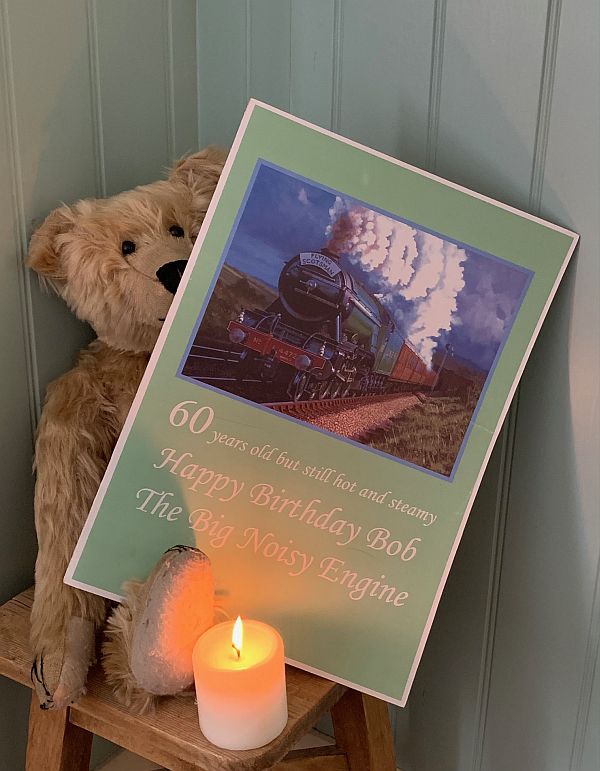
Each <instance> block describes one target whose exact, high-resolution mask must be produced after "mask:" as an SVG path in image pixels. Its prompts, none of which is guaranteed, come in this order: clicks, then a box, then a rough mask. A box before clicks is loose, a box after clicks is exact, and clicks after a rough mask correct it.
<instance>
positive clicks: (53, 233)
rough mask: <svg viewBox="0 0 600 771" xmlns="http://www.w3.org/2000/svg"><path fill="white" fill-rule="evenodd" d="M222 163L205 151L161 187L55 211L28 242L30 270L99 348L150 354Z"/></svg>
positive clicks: (181, 164)
mask: <svg viewBox="0 0 600 771" xmlns="http://www.w3.org/2000/svg"><path fill="white" fill-rule="evenodd" d="M224 160H225V153H224V151H222V150H219V149H217V148H208V149H206V150H203V151H201V152H199V153H196V154H195V155H191V156H189V157H188V158H184V159H183V160H181V161H180V162H179V163H178V164H176V166H175V167H174V168H173V170H172V171H171V174H170V176H169V178H168V179H167V180H166V181H161V182H154V183H152V184H149V185H144V186H142V187H137V188H135V189H134V190H129V191H127V192H124V193H120V194H118V195H115V196H113V197H112V198H107V199H97V200H95V199H88V200H83V201H79V202H78V203H76V204H74V205H72V206H61V207H60V208H58V209H55V210H54V211H53V212H51V213H50V214H49V215H48V217H47V218H46V220H45V221H44V223H43V224H42V225H41V226H40V227H39V228H38V229H37V230H36V231H35V233H34V234H33V236H32V238H31V243H30V247H29V256H28V265H29V266H30V267H31V268H33V269H34V270H35V271H36V272H37V273H39V274H40V276H42V278H44V279H45V280H46V281H47V282H49V283H50V285H51V286H52V287H53V288H54V289H55V290H56V291H57V293H58V294H59V295H61V297H63V298H64V300H65V301H66V302H67V304H68V305H69V306H70V307H71V309H72V310H73V311H74V312H75V313H76V314H77V316H78V317H79V318H80V319H82V320H84V321H87V322H88V323H89V324H91V326H92V327H93V328H94V330H95V332H96V334H97V335H98V337H99V338H100V339H101V340H103V341H104V342H105V343H107V344H108V345H110V346H112V347H113V348H117V349H119V350H125V351H134V352H142V351H150V350H152V348H153V346H154V344H155V342H156V339H157V337H158V333H159V332H160V328H161V326H162V323H163V321H164V319H165V316H166V314H167V311H168V309H169V306H170V305H171V301H172V299H173V296H174V294H175V291H176V289H177V286H178V285H179V280H180V278H181V275H182V273H183V269H184V268H185V263H186V261H187V259H188V258H189V256H190V253H191V250H192V246H193V244H194V241H195V239H196V236H197V235H198V232H199V230H200V225H201V224H202V220H203V219H204V215H205V214H206V209H207V207H208V204H209V201H210V199H211V196H212V194H213V192H214V189H215V186H216V184H217V181H218V179H219V175H220V173H221V171H222V168H223V163H224Z"/></svg>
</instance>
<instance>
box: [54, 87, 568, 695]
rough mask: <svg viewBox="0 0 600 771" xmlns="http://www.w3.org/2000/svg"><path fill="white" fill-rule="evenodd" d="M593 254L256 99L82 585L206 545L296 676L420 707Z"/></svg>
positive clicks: (94, 536)
mask: <svg viewBox="0 0 600 771" xmlns="http://www.w3.org/2000/svg"><path fill="white" fill-rule="evenodd" d="M576 242H577V236H576V235H575V234H574V233H571V232H570V231H568V230H565V229H564V228H561V227H558V226H556V225H552V224H550V223H548V222H544V221H542V220H540V219H538V218H536V217H533V216H531V215H529V214H526V213H524V212H520V211H517V210H516V209H513V208H511V207H509V206H506V205H504V204H501V203H498V202H496V201H493V200H491V199H489V198H486V197H484V196H482V195H479V194H477V193H474V192H472V191H470V190H467V189H465V188H462V187H460V186H458V185H455V184H453V183H450V182H448V181H445V180H443V179H440V178H438V177H435V176H434V175H432V174H429V173H426V172H423V171H420V170H419V169H416V168H413V167H411V166H408V165H406V164H404V163H401V162H400V161H397V160H395V159H393V158H390V157H387V156H384V155H382V154H380V153H377V152H375V151H373V150H370V149H368V148H366V147H363V146H360V145H357V144H356V143H353V142H350V141H349V140H346V139H344V138H342V137H339V136H336V135H334V134H332V133H330V132H328V131H325V130H323V129H321V128H318V127H316V126H312V125H310V124H308V123H306V122H304V121H301V120H299V119H297V118H294V117H293V116H291V115H287V114H285V113H282V112H281V111H279V110H276V109H274V108H272V107H269V106H267V105H264V104H260V103H258V102H255V101H253V102H251V103H250V104H249V106H248V109H247V110H246V113H245V115H244V118H243V120H242V124H241V126H240V129H239V131H238V134H237V137H236V139H235V143H234V146H233V148H232V151H231V153H230V155H229V158H228V161H227V164H226V167H225V170H224V172H223V175H222V178H221V180H220V183H219V186H218V188H217V191H216V193H215V196H214V198H213V201H212V203H211V206H210V209H209V211H208V213H207V216H206V219H205V221H204V224H203V226H202V230H201V232H200V235H199V237H198V240H197V242H196V244H195V247H194V250H193V252H192V256H191V258H190V260H189V263H188V267H187V269H186V272H185V274H184V277H183V279H182V283H181V286H180V289H179V291H178V293H177V296H176V297H175V300H174V302H173V305H172V307H171V310H170V312H169V315H168V317H167V319H166V321H165V325H164V328H163V330H162V333H161V336H160V338H159V341H158V344H157V346H156V348H155V350H154V352H153V354H152V357H151V360H150V364H149V366H148V369H147V371H146V374H145V376H144V379H143V381H142V384H141V386H140V390H139V391H138V394H137V396H136V398H135V401H134V404H133V407H132V409H131V412H130V414H129V416H128V418H127V421H126V424H125V428H124V430H123V433H122V435H121V437H120V439H119V441H118V444H117V448H116V450H115V452H114V454H113V457H112V459H111V461H110V464H109V467H108V470H107V472H106V475H105V477H104V479H103V481H102V484H101V487H100V490H99V492H98V495H97V497H96V500H95V501H94V505H93V508H92V510H91V512H90V515H89V518H88V521H87V523H86V525H85V528H84V531H83V533H82V536H81V538H80V541H79V543H78V545H77V549H76V551H75V554H74V556H73V559H72V561H71V564H70V566H69V569H68V572H67V575H66V577H65V580H66V581H67V583H69V584H71V585H73V586H76V587H79V588H83V589H86V590H88V591H91V592H95V593H98V594H101V595H104V596H106V597H109V598H113V599H119V598H120V597H121V592H122V585H123V582H124V581H127V580H129V579H132V578H138V579H143V578H145V577H146V576H147V575H148V573H149V572H150V570H151V569H152V567H153V565H154V563H155V562H156V560H157V559H158V557H159V556H160V555H161V553H162V552H163V551H165V550H166V549H168V548H169V547H171V546H173V545H174V544H178V543H184V544H190V545H195V546H197V547H198V548H200V549H202V550H203V551H204V552H206V554H207V555H208V556H209V557H210V559H211V562H212V564H213V570H214V575H215V581H216V586H217V590H218V593H219V602H220V604H221V605H223V607H224V608H225V610H226V611H227V612H229V613H230V614H231V615H232V616H236V615H237V614H238V613H240V614H242V615H245V616H247V617H253V618H257V619H261V620H264V621H266V622H268V623H270V624H273V625H274V626H276V627H277V628H278V629H279V631H280V632H281V634H282V636H283V638H284V641H285V648H286V655H287V660H288V661H289V662H290V663H293V664H295V665H297V666H299V667H301V668H303V669H307V670H309V671H311V672H315V673H317V674H323V675H325V676H327V677H329V678H331V679H333V680H337V681H339V682H341V683H345V684H349V685H352V686H353V687H355V688H357V689H358V690H362V691H364V692H367V693H372V694H374V695H377V696H379V697H381V698H383V699H386V700H387V701H390V702H392V703H395V704H399V705H401V706H402V705H404V704H405V703H406V699H407V697H408V693H409V690H410V686H411V683H412V680H413V678H414V675H415V671H416V667H417V665H418V662H419V659H420V657H421V654H422V651H423V647H424V645H425V641H426V638H427V634H428V632H429V629H430V626H431V623H432V621H433V617H434V614H435V610H436V608H437V605H438V602H439V599H440V596H441V592H442V590H443V587H444V583H445V581H446V577H447V575H448V571H449V570H450V566H451V563H452V560H453V558H454V555H455V552H456V549H457V547H458V543H459V541H460V537H461V535H462V532H463V529H464V526H465V524H466V520H467V517H468V515H469V511H470V509H471V506H472V503H473V500H474V497H475V494H476V492H477V489H478V486H479V484H480V481H481V477H482V475H483V472H484V469H485V466H486V463H487V461H488V458H489V456H490V453H491V451H492V448H493V445H494V442H495V440H496V437H497V436H498V433H499V431H500V428H501V425H502V421H503V418H504V416H505V415H506V412H507V410H508V407H509V404H510V400H511V397H512V395H513V393H514V390H515V388H516V386H517V383H518V380H519V378H520V376H521V373H522V371H523V368H524V366H525V363H526V361H527V358H528V356H529V353H530V351H531V348H532V346H533V343H534V341H535V338H536V336H537V334H538V332H539V329H540V326H541V324H542V321H543V319H544V316H545V315H546V312H547V310H548V307H549V304H550V302H551V300H552V297H553V296H554V293H555V291H556V289H557V286H558V283H559V281H560V279H561V277H562V274H563V272H564V270H565V268H566V266H567V263H568V260H569V258H570V256H571V254H572V252H573V250H574V248H575V245H576Z"/></svg>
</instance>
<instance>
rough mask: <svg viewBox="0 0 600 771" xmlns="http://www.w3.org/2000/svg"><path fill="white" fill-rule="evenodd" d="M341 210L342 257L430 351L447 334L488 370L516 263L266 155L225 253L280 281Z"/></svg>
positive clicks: (519, 289) (506, 322)
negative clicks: (268, 160) (377, 207)
mask: <svg viewBox="0 0 600 771" xmlns="http://www.w3.org/2000/svg"><path fill="white" fill-rule="evenodd" d="M342 214H343V215H345V219H346V221H341V222H340V224H339V229H338V233H337V243H336V244H335V245H336V246H337V249H338V251H341V252H342V254H341V257H342V264H343V265H344V267H346V268H348V269H349V270H350V271H351V272H352V273H353V274H354V276H355V278H356V279H358V280H359V281H360V282H361V283H362V284H363V285H364V286H365V288H367V289H368V290H369V291H371V292H372V293H373V294H377V296H378V297H380V299H381V300H382V302H384V304H385V305H386V307H387V308H388V309H389V310H390V312H391V313H392V315H393V316H394V318H395V320H396V322H397V323H398V325H399V327H400V329H401V330H402V332H403V334H404V335H405V336H406V337H408V338H409V339H411V341H412V342H413V344H415V345H416V346H417V348H418V349H419V350H420V352H421V353H422V355H423V356H424V358H429V357H431V356H432V355H433V354H435V352H436V350H441V349H443V347H444V346H445V345H446V344H448V343H449V344H451V345H452V346H453V348H454V351H455V353H456V354H457V355H458V356H460V357H462V358H464V359H467V360H469V361H471V362H473V363H474V364H475V365H476V366H478V367H480V368H481V369H484V370H488V369H489V368H490V367H491V365H492V363H493V360H494V358H495V356H496V354H497V352H498V349H499V347H500V345H501V344H502V342H503V341H504V339H505V338H506V335H507V334H508V331H509V330H510V327H511V325H512V322H513V319H514V315H515V313H516V311H517V309H518V306H519V303H520V299H521V297H522V296H523V293H524V290H525V288H526V286H527V284H528V281H529V277H530V274H529V273H528V271H525V270H523V269H522V268H520V267H518V266H515V265H512V264H510V263H508V262H505V261H503V260H499V259H496V258H493V257H491V256H488V255H485V254H481V253H480V252H477V251H476V250H474V249H471V248H469V247H468V246H464V245H462V244H456V243H454V242H452V241H451V240H450V239H448V238H446V237H444V236H440V235H436V234H432V233H428V232H427V231H424V230H422V229H421V228H419V227H418V226H417V225H413V224H411V223H405V222H402V221H400V220H398V219H396V218H394V217H392V216H389V215H385V214H382V213H379V212H375V211H373V210H371V209H370V208H368V207H367V206H365V205H364V204H361V203H360V202H357V201H355V200H353V199H351V198H347V197H345V196H343V195H342V194H338V195H336V193H334V192H331V191H329V190H324V189H323V188H321V187H319V186H318V185H316V184H312V183H310V182H308V181H307V180H304V179H298V178H297V177H294V176H292V175H291V174H287V173H285V172H283V171H280V170H278V169H274V168H272V167H269V166H266V165H263V166H261V168H260V169H259V171H258V173H257V175H256V178H255V180H254V184H253V187H252V190H251V192H250V194H249V196H248V199H247V202H246V206H245V208H244V211H243V212H242V214H241V217H240V220H239V223H238V227H237V230H236V232H235V234H234V237H233V239H232V242H231V245H230V248H229V251H228V254H227V262H228V263H230V264H232V265H234V266H235V267H237V268H239V269H241V270H243V271H245V272H246V273H248V274H250V275H253V276H255V277H256V278H259V279H261V280H262V281H265V283H268V284H269V285H270V286H273V287H276V286H277V282H278V278H279V273H280V272H281V268H282V267H283V264H284V263H285V262H287V260H289V259H290V258H291V257H293V256H294V255H295V254H298V252H301V251H316V250H318V249H321V248H323V247H324V246H326V245H327V243H328V242H333V241H335V233H334V229H335V223H336V222H337V221H338V220H340V219H342V220H344V217H342V216H341V215H342ZM343 227H345V228H346V230H345V231H344V230H343ZM353 228H354V230H353Z"/></svg>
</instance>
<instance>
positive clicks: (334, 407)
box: [263, 394, 398, 419]
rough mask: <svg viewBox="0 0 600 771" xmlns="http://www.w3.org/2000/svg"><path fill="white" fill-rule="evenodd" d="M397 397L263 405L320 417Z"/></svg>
mask: <svg viewBox="0 0 600 771" xmlns="http://www.w3.org/2000/svg"><path fill="white" fill-rule="evenodd" d="M397 398H398V394H376V395H374V394H371V395H369V396H342V397H339V398H337V399H321V400H319V401H317V400H311V401H304V402H270V403H268V404H264V405H263V406H264V407H270V408H271V409H273V410H276V411H277V412H283V413H284V414H285V415H293V416H294V417H297V418H303V419H306V417H307V416H310V417H318V416H320V415H331V414H332V413H333V412H340V411H344V412H347V411H349V410H352V409H354V408H356V407H362V406H363V405H365V404H379V403H384V402H386V401H390V400H393V399H397Z"/></svg>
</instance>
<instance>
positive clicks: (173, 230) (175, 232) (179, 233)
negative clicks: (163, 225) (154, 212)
mask: <svg viewBox="0 0 600 771" xmlns="http://www.w3.org/2000/svg"><path fill="white" fill-rule="evenodd" d="M169 233H170V234H171V235H172V236H173V238H183V237H184V235H185V233H184V232H183V228H182V227H181V225H171V227H170V228H169Z"/></svg>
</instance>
